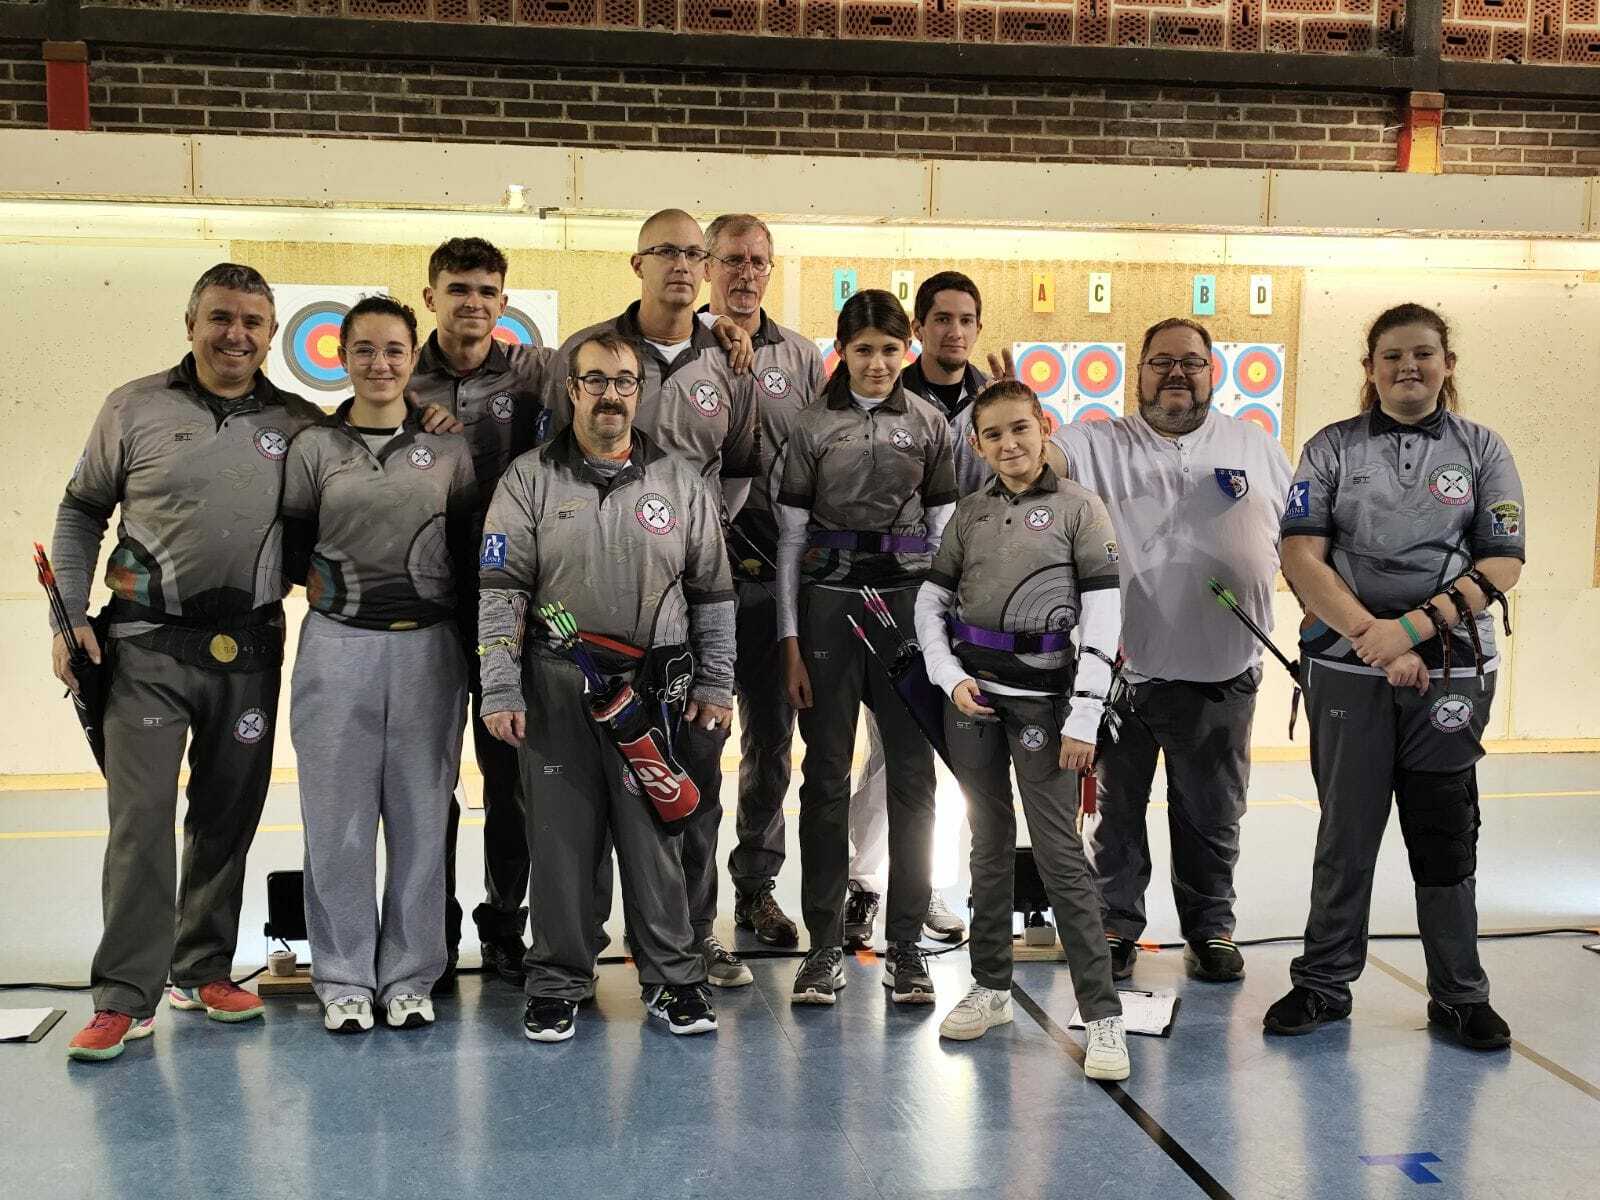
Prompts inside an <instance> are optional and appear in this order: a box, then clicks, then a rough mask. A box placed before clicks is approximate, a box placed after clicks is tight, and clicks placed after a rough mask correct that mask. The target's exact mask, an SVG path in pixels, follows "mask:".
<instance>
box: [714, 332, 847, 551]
mask: <svg viewBox="0 0 1600 1200" xmlns="http://www.w3.org/2000/svg"><path fill="white" fill-rule="evenodd" d="M751 341H752V342H753V343H754V344H755V350H756V362H755V370H754V374H755V380H756V386H755V396H756V409H757V419H758V422H759V426H758V432H759V437H758V440H757V445H756V455H757V459H756V477H755V482H754V484H753V485H752V486H751V488H750V499H749V500H748V501H747V502H746V503H745V506H744V507H743V508H742V509H740V510H739V515H738V516H737V517H735V518H734V522H733V524H734V528H735V529H736V530H737V531H738V532H737V533H735V534H734V535H733V540H732V544H731V545H730V546H729V547H728V548H729V549H730V550H731V551H732V552H733V558H734V561H735V562H736V563H738V564H739V570H740V574H741V576H748V577H749V578H751V579H762V580H766V581H767V582H769V583H770V582H771V581H772V580H773V579H775V578H776V575H775V574H774V571H773V564H775V563H776V562H777V561H778V522H777V518H776V517H775V516H774V515H773V514H774V509H773V506H774V505H775V504H776V503H777V498H778V490H779V487H780V485H781V484H782V482H783V478H782V468H781V466H780V464H779V460H778V456H779V454H780V453H781V452H782V450H783V446H784V443H785V442H787V441H788V440H789V426H790V424H791V423H792V422H793V420H794V415H795V413H797V412H799V411H800V410H801V409H802V408H805V407H806V406H807V405H809V404H810V403H811V402H812V401H813V400H815V399H816V398H817V397H818V396H820V395H821V394H822V387H823V385H824V384H825V383H826V382H827V377H826V376H825V375H824V374H823V372H822V354H821V353H820V352H819V351H818V350H817V344H816V343H815V342H813V341H812V340H811V339H810V338H808V337H806V336H805V335H804V334H802V333H796V332H795V331H794V330H793V329H786V328H784V327H783V326H782V325H779V324H778V323H777V322H776V321H774V320H772V318H771V317H769V316H767V314H766V312H765V311H763V312H762V314H761V325H760V327H759V328H757V330H756V332H755V336H754V337H753V338H752V339H751ZM740 535H743V536H740ZM745 538H748V539H749V540H750V542H752V543H754V545H755V550H752V549H751V547H750V545H749V544H747V543H746V542H745V540H744V539H745Z"/></svg>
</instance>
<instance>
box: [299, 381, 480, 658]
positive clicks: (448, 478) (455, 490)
mask: <svg viewBox="0 0 1600 1200" xmlns="http://www.w3.org/2000/svg"><path fill="white" fill-rule="evenodd" d="M350 406H351V402H350V401H348V400H347V401H345V403H344V405H343V406H342V407H341V408H340V409H339V411H338V412H337V413H335V414H334V417H333V418H332V420H331V422H330V423H328V424H325V425H321V426H318V427H316V428H312V429H307V430H305V431H304V432H303V433H301V434H300V436H299V437H297V438H295V440H294V444H293V445H292V446H290V447H289V461H288V466H287V469H286V470H285V472H284V485H283V515H284V519H285V521H288V522H308V523H313V524H314V525H315V530H316V534H315V543H314V548H313V549H312V551H311V558H310V568H309V570H308V572H307V574H306V601H307V603H308V604H310V606H311V607H312V609H314V610H315V611H317V612H320V613H322V614H323V615H324V616H328V617H332V618H333V619H334V620H336V621H341V622H343V623H345V624H347V625H354V626H356V627H358V628H361V629H418V628H421V627H423V626H427V625H435V624H437V623H438V622H440V621H444V620H448V619H449V618H450V617H451V616H453V615H454V613H455V611H456V597H457V594H458V591H459V587H460V584H461V583H462V582H463V580H464V578H465V576H464V574H463V572H465V571H467V570H470V566H471V563H472V550H473V548H474V546H475V543H476V536H475V535H476V528H475V526H476V522H475V520H474V512H475V510H476V507H477V488H476V487H475V485H474V481H473V473H472V451H471V448H470V447H469V446H468V444H467V442H466V440H465V439H464V438H463V437H462V436H461V435H460V434H457V433H424V432H423V430H422V425H421V421H420V419H419V415H418V414H417V413H415V412H413V413H412V415H411V416H410V417H409V418H408V419H407V421H406V423H405V426H404V427H403V428H402V429H401V431H400V432H399V434H398V435H397V436H395V437H394V438H392V439H390V440H389V441H388V442H387V443H386V444H385V445H384V446H383V447H382V449H381V450H379V451H378V452H376V453H374V452H373V450H372V449H371V448H370V447H369V446H368V443H367V440H366V439H365V438H364V437H362V435H361V433H360V432H359V431H358V430H356V429H355V428H353V427H352V426H351V425H350V424H349V412H350Z"/></svg>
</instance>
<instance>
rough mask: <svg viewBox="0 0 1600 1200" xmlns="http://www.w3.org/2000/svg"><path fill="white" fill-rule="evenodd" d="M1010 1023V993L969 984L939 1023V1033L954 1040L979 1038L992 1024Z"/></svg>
mask: <svg viewBox="0 0 1600 1200" xmlns="http://www.w3.org/2000/svg"><path fill="white" fill-rule="evenodd" d="M1009 1024H1011V993H1010V992H997V991H995V990H994V989H993V988H986V987H980V986H979V985H978V984H976V983H975V984H973V985H972V990H971V991H969V992H968V993H967V994H966V995H965V996H963V997H962V998H961V1003H959V1004H957V1005H956V1006H955V1007H954V1008H952V1009H951V1010H950V1012H949V1014H948V1015H946V1017H945V1019H944V1020H943V1021H942V1022H941V1023H940V1025H939V1036H940V1037H944V1038H950V1039H952V1040H953V1041H957V1042H970V1041H971V1040H972V1039H973V1038H981V1037H982V1036H983V1035H984V1034H985V1033H987V1032H988V1031H989V1030H991V1029H993V1028H994V1027H995V1026H996V1025H1009Z"/></svg>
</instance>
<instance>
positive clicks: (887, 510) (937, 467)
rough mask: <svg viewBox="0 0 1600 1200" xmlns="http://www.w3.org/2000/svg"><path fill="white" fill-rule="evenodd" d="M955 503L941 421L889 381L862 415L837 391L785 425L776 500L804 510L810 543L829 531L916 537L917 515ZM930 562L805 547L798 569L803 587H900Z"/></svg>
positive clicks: (918, 556) (922, 526)
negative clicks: (882, 394)
mask: <svg viewBox="0 0 1600 1200" xmlns="http://www.w3.org/2000/svg"><path fill="white" fill-rule="evenodd" d="M956 498H957V497H956V476H955V467H954V465H953V464H952V462H951V457H950V426H949V423H948V422H946V421H945V418H944V414H943V413H942V412H940V411H939V410H938V409H937V408H935V407H934V406H933V405H931V404H929V403H928V402H927V401H926V400H924V399H922V397H920V396H918V395H916V394H915V393H914V392H908V391H906V390H905V388H903V387H901V386H900V385H899V384H898V383H897V384H895V389H894V391H893V392H891V393H890V394H889V396H888V398H887V399H885V400H884V401H883V402H882V403H881V404H878V405H876V406H875V407H874V408H873V409H872V410H871V411H870V412H868V411H867V410H866V409H864V408H862V407H861V406H860V405H859V404H857V403H856V402H855V400H854V399H852V398H851V396H850V393H849V392H848V391H846V392H844V393H843V394H842V395H841V396H839V397H838V398H830V399H825V400H822V401H821V402H819V403H816V404H813V405H812V406H811V407H810V408H807V409H803V410H802V411H801V412H800V413H798V414H797V415H796V416H795V418H794V421H793V423H792V424H791V425H790V428H789V442H788V445H787V447H786V448H785V451H784V464H783V483H782V486H781V487H780V489H779V492H778V502H779V503H780V504H786V505H789V506H790V507H792V508H802V509H806V510H807V511H809V512H810V514H811V519H810V522H809V524H808V526H807V531H808V536H809V537H810V538H811V539H813V540H815V539H816V538H817V536H818V535H819V534H822V533H827V532H829V531H837V530H848V531H853V532H856V533H879V534H891V535H900V536H910V537H926V536H927V533H928V527H927V524H926V523H925V521H924V514H925V513H926V512H927V511H928V510H929V509H930V508H937V507H939V506H940V505H944V504H954V503H955V501H956ZM932 562H933V555H932V554H931V553H929V552H928V551H925V550H924V551H906V550H902V551H892V552H887V553H885V552H880V551H874V550H862V549H839V548H831V547H824V546H817V545H812V546H811V547H810V548H808V549H807V550H806V553H805V556H804V557H803V558H802V559H801V560H800V573H801V575H802V576H803V577H804V578H805V579H806V580H808V581H810V582H812V583H827V584H833V585H843V586H847V587H859V586H861V585H863V584H871V585H872V586H874V587H905V586H907V585H909V584H912V583H916V582H918V581H919V580H921V579H922V577H923V576H924V575H926V574H927V571H928V567H929V566H930V565H931V564H932Z"/></svg>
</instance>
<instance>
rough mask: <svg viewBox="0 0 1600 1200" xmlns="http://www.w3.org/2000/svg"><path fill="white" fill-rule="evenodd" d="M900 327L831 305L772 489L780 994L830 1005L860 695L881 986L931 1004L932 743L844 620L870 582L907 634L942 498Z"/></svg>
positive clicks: (948, 477) (880, 313)
mask: <svg viewBox="0 0 1600 1200" xmlns="http://www.w3.org/2000/svg"><path fill="white" fill-rule="evenodd" d="M910 337H911V327H910V323H909V322H908V321H907V320H906V314H905V309H903V308H902V307H901V306H900V302H899V301H898V300H897V299H895V298H894V296H892V295H890V294H889V293H888V292H883V291H871V290H869V291H864V292H857V293H856V294H855V295H854V296H852V297H850V299H849V300H847V301H846V302H845V305H844V308H843V310H841V312H840V313H839V326H838V336H837V341H836V343H835V344H836V345H837V346H838V349H839V356H840V364H839V366H838V368H837V369H836V370H835V371H834V373H833V377H832V378H831V379H829V381H828V385H827V388H826V390H825V391H824V392H823V394H822V396H821V397H820V398H819V399H818V401H817V402H816V403H814V404H812V405H811V406H810V407H808V408H806V409H804V410H802V411H801V412H800V413H798V414H796V416H795V418H794V421H793V424H792V425H791V427H790V431H789V442H788V445H787V448H786V450H785V452H784V467H783V482H782V485H781V487H780V489H779V494H778V512H777V518H778V531H779V537H778V572H777V574H778V637H779V640H780V642H781V643H782V647H783V650H782V655H783V662H784V676H785V681H786V685H787V687H788V691H789V700H790V703H791V704H792V705H793V706H794V708H795V709H796V711H797V712H798V714H799V721H800V733H801V736H802V737H803V738H804V739H805V743H806V756H805V762H804V765H803V767H802V771H803V774H804V781H803V782H802V783H801V785H800V868H801V883H800V896H801V904H802V907H803V909H804V917H805V923H806V928H807V929H808V930H809V932H810V934H811V952H810V953H809V954H808V955H807V956H806V958H805V961H803V962H802V963H801V964H800V970H799V972H798V974H796V976H795V983H794V991H793V994H792V997H791V999H792V1000H793V1001H794V1002H795V1003H797V1004H832V1003H833V1002H834V1000H835V992H836V990H837V989H838V988H840V987H843V986H844V965H843V959H844V950H843V945H844V905H845V887H846V884H847V883H848V880H849V869H850V846H849V810H850V765H851V757H852V754H853V752H854V749H855V733H856V719H857V717H858V715H859V709H860V705H861V704H862V703H863V702H865V703H866V704H867V705H868V706H870V707H871V709H872V711H873V713H874V714H875V715H876V717H877V719H878V727H879V729H880V730H881V731H882V735H883V745H884V754H885V757H886V758H887V760H888V768H889V772H888V779H889V787H888V793H889V797H888V810H889V896H888V901H889V903H888V913H887V919H886V922H885V928H886V932H887V935H888V940H889V951H888V954H887V956H886V958H885V961H884V968H885V975H884V980H883V982H884V984H885V986H888V987H892V988H893V989H894V992H893V999H894V1000H896V1001H897V1002H900V1003H931V1002H932V1001H933V982H932V980H931V979H929V977H928V972H927V964H926V962H925V961H924V959H923V956H922V953H921V951H919V950H918V949H917V940H918V938H919V937H920V936H921V932H922V919H923V917H924V916H925V915H926V914H927V911H928V865H929V855H930V850H931V844H932V837H933V789H934V775H933V753H932V750H931V749H930V747H929V744H928V740H927V738H926V737H925V736H924V735H923V733H922V731H921V730H920V729H919V728H918V726H917V724H916V722H915V721H914V720H913V718H912V717H911V714H910V712H909V711H908V710H907V709H906V707H905V705H904V704H903V703H902V702H901V700H900V698H899V696H898V695H897V694H896V693H895V690H894V688H893V687H892V686H891V685H890V683H889V680H888V677H887V676H886V675H885V673H884V672H883V670H882V669H880V668H879V667H878V666H877V665H876V664H874V663H871V662H869V661H868V657H869V656H868V651H867V648H866V647H864V646H863V645H862V644H861V642H860V641H859V640H858V639H857V637H856V635H855V633H854V632H853V631H852V630H851V627H850V621H851V619H853V620H855V621H856V622H858V623H861V624H862V625H869V624H870V625H876V624H877V621H878V618H877V617H875V616H869V615H868V614H867V612H866V611H865V607H864V600H863V597H862V594H861V589H862V587H864V586H870V587H874V588H876V589H878V591H879V592H881V593H882V596H883V600H884V601H885V602H886V604H887V605H888V608H889V610H890V611H891V612H892V613H893V614H894V618H895V620H896V622H897V623H898V624H899V626H900V628H901V629H902V630H904V631H905V632H906V633H907V634H908V635H909V633H910V631H911V627H912V623H913V620H914V608H915V600H916V589H917V585H918V584H920V583H921V581H922V578H923V576H924V575H925V574H926V573H927V570H928V567H929V565H930V564H931V562H932V555H933V551H934V550H936V549H937V548H938V545H939V535H940V534H941V533H942V532H943V530H944V526H945V522H946V521H948V520H949V518H950V513H951V510H952V509H953V508H954V505H955V500H956V481H955V467H954V465H953V460H952V458H951V452H950V426H949V424H948V423H947V422H946V421H945V419H944V415H943V414H942V413H940V412H939V411H938V410H937V409H935V408H934V407H933V406H932V405H930V404H929V403H928V402H927V401H925V400H923V399H922V398H921V397H919V396H916V395H914V394H913V393H911V392H908V391H906V390H905V389H904V388H903V387H902V386H901V383H900V364H901V362H902V361H903V360H904V357H905V352H906V346H907V343H908V342H909V340H910Z"/></svg>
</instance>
